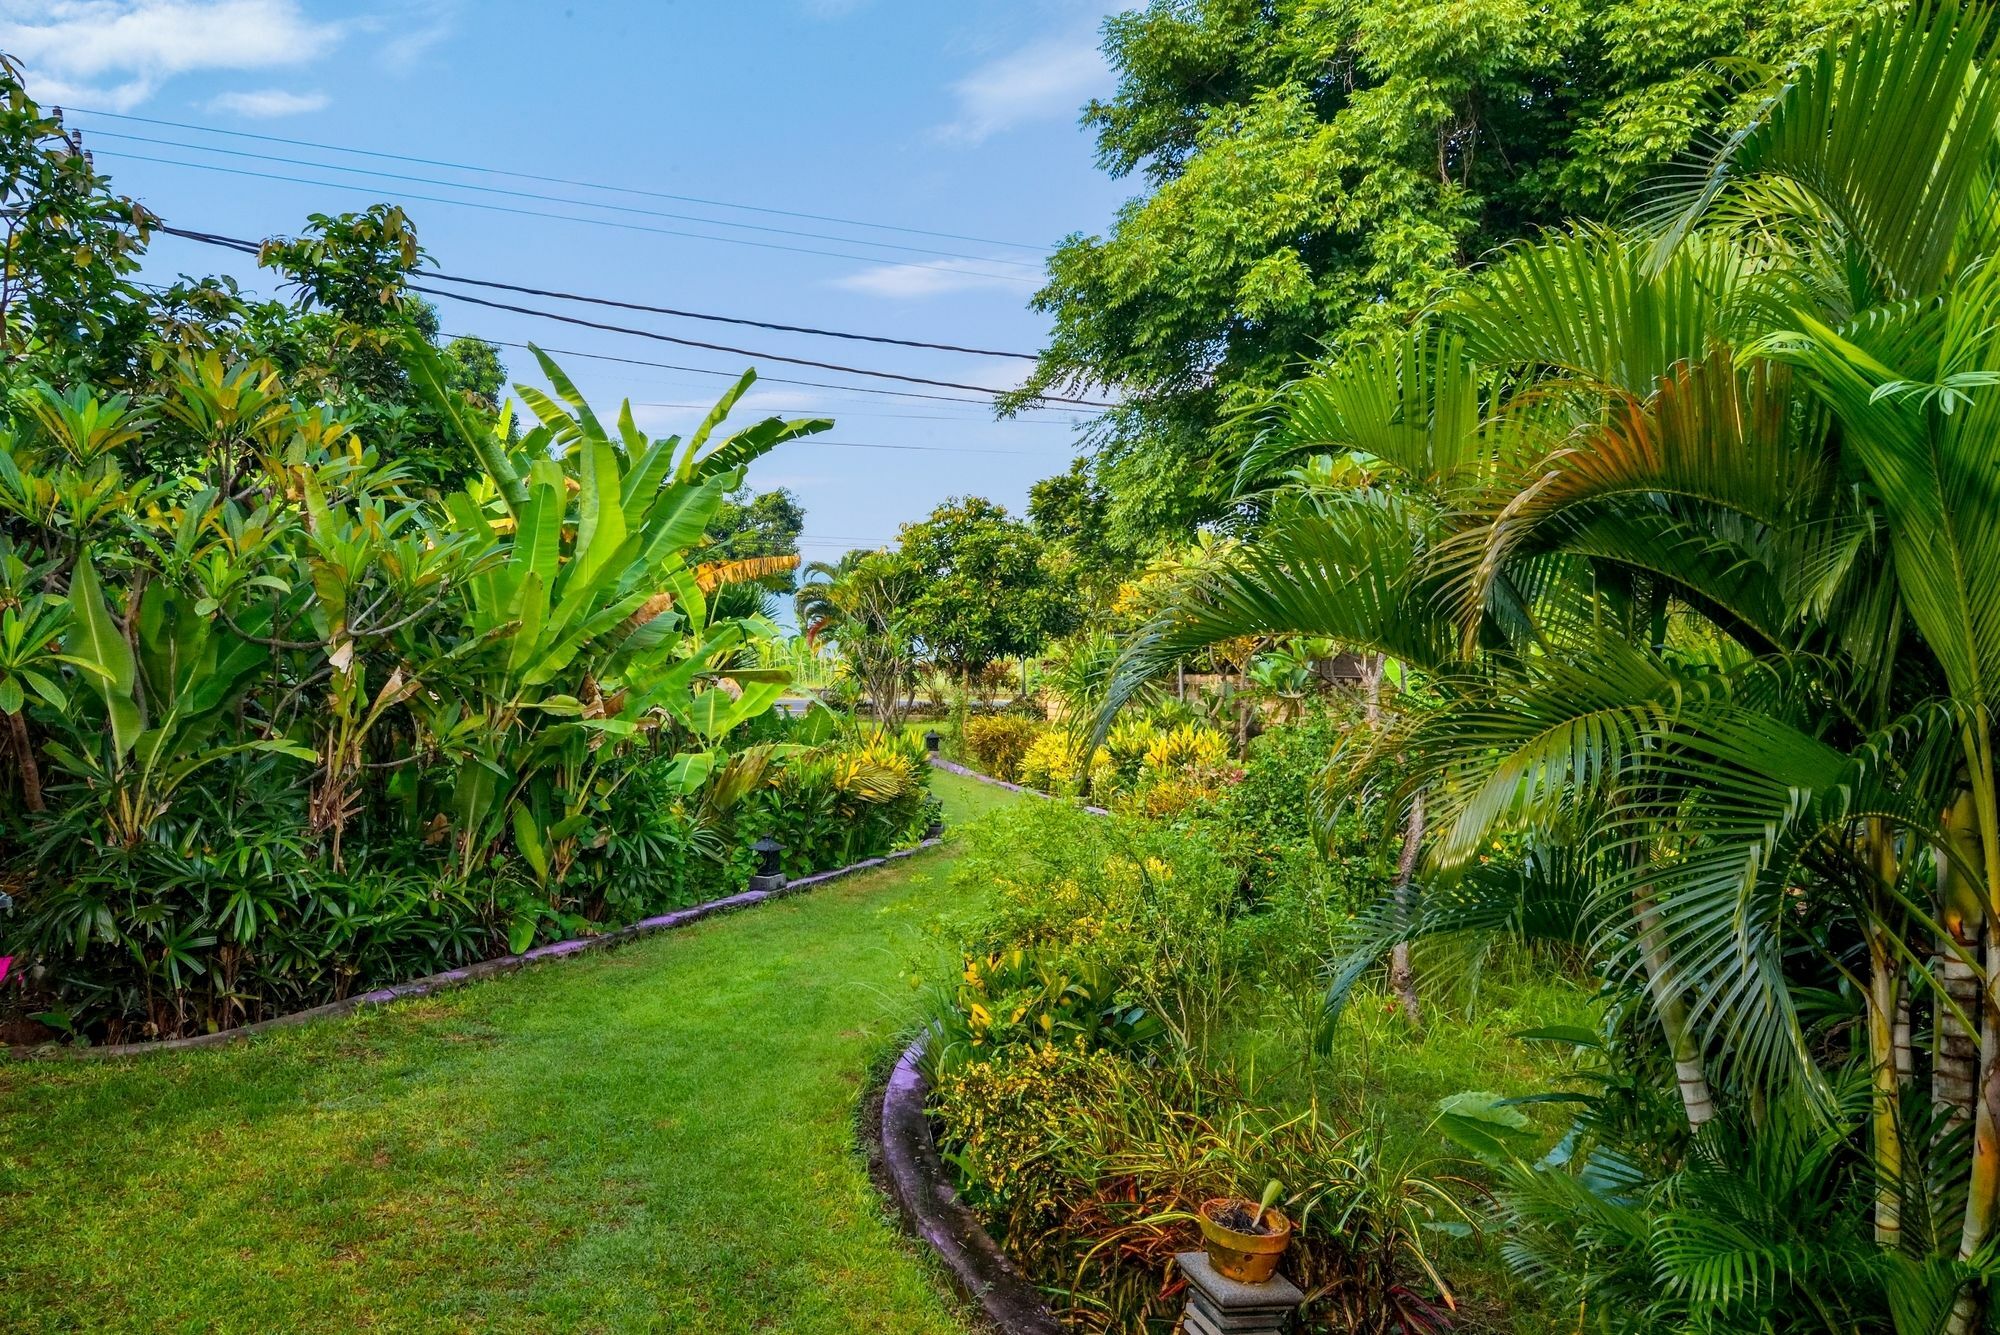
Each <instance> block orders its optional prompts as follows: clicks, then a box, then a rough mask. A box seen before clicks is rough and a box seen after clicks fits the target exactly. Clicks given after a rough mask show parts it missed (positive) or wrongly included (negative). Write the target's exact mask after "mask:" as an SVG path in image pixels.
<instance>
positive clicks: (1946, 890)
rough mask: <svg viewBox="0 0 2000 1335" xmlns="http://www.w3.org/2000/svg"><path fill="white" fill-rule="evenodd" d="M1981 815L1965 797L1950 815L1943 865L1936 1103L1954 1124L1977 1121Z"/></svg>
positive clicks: (1982, 912) (1933, 1078) (1933, 1092)
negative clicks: (1971, 871) (1974, 872)
mask: <svg viewBox="0 0 2000 1335" xmlns="http://www.w3.org/2000/svg"><path fill="white" fill-rule="evenodd" d="M1977 820H1978V813H1977V812H1976V811H1975V809H1974V807H1973V801H1972V794H1970V793H1965V794H1962V795H1961V796H1960V797H1959V799H1958V801H1957V802H1955V803H1953V804H1952V807H1951V809H1950V810H1949V811H1947V812H1946V813H1945V818H1944V823H1945V838H1946V840H1947V841H1948V842H1949V844H1950V852H1951V853H1952V854H1953V856H1952V857H1944V856H1940V857H1939V859H1938V883H1939V885H1938V888H1939V890H1940V892H1941V893H1940V894H1939V896H1938V897H1939V900H1940V902H1941V909H1942V913H1941V915H1940V920H1939V921H1940V925H1942V926H1943V928H1944V933H1943V935H1942V936H1940V938H1939V940H1938V954H1937V974H1938V991H1939V993H1940V1000H1939V1004H1938V1007H1937V1021H1936V1025H1935V1037H1934V1040H1933V1041H1934V1045H1935V1046H1934V1051H1933V1054H1932V1060H1931V1102H1932V1103H1933V1104H1935V1105H1936V1106H1937V1107H1938V1109H1939V1110H1940V1111H1943V1112H1944V1113H1945V1115H1946V1116H1947V1117H1948V1118H1949V1119H1950V1120H1951V1121H1952V1122H1954V1123H1964V1122H1968V1121H1971V1120H1972V1087H1973V1082H1974V1081H1975V1080H1976V1079H1977V1078H1978V1071H1979V1045H1978V1042H1977V1041H1976V1039H1975V1037H1974V1033H1973V1028H1971V1027H1968V1024H1967V1021H1968V1020H1969V1021H1970V1022H1971V1025H1972V1026H1976V1025H1977V1024H1978V1022H1979V1019H1978V1017H1979V969H1978V967H1977V965H1976V964H1975V963H1974V961H1975V960H1977V959H1978V958H1979V951H1980V946H1981V938H1982V936H1983V935H1984V933H1983V931H1982V930H1981V929H1982V924H1983V922H1984V919H1985V916H1986V914H1985V910H1984V909H1983V908H1982V907H1981V897H1980V894H1979V884H1978V882H1977V881H1976V880H1975V879H1973V878H1972V877H1971V876H1969V875H1968V874H1967V872H1966V870H1965V868H1967V867H1976V866H1978V865H1979V841H1978V837H1977V835H1976V833H1975V830H1976V825H1977Z"/></svg>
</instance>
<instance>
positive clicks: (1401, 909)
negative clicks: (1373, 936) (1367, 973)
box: [1389, 792, 1424, 1025]
mask: <svg viewBox="0 0 2000 1335" xmlns="http://www.w3.org/2000/svg"><path fill="white" fill-rule="evenodd" d="M1423 842H1424V795H1423V793H1422V792H1419V793H1417V795H1416V796H1415V797H1412V798H1411V799H1410V815H1409V819H1408V821H1407V822H1406V823H1405V824H1404V826H1403V852H1402V856H1400V857H1399V858H1397V859H1396V892H1395V902H1396V927H1397V930H1398V932H1399V933H1404V934H1407V932H1408V931H1409V926H1410V881H1411V880H1412V878H1414V876H1415V875H1416V870H1417V852H1418V850H1419V848H1420V847H1421V846H1422V844H1423ZM1389 986H1390V988H1391V989H1392V990H1394V992H1395V993H1396V1000H1397V1002H1398V1004H1400V1005H1401V1006H1402V1008H1403V1018H1404V1019H1405V1020H1407V1021H1409V1023H1410V1024H1411V1025H1417V1024H1421V1023H1422V1022H1423V1011H1422V1009H1421V1007H1420V1006H1419V1005H1418V1001H1417V977H1416V973H1415V971H1413V970H1412V969H1411V968H1410V943H1409V942H1408V941H1407V940H1401V939H1399V940H1398V941H1397V942H1396V944H1395V945H1394V946H1392V947H1391V948H1390V950H1389Z"/></svg>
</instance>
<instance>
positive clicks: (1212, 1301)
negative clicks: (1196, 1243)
mask: <svg viewBox="0 0 2000 1335" xmlns="http://www.w3.org/2000/svg"><path fill="white" fill-rule="evenodd" d="M1174 1264H1176V1265H1178V1266H1179V1267H1180V1269H1181V1273H1182V1274H1183V1275H1186V1276H1187V1282H1188V1289H1187V1310H1186V1311H1185V1312H1184V1313H1183V1314H1182V1317H1181V1329H1182V1330H1184V1331H1186V1332H1187V1335H1284V1332H1286V1331H1288V1330H1290V1329H1291V1326H1292V1313H1294V1312H1296V1311H1297V1310H1298V1307H1299V1304H1300V1303H1302V1302H1304V1301H1305V1300H1306V1296H1305V1294H1304V1293H1302V1292H1300V1290H1299V1286H1298V1285H1296V1284H1294V1283H1292V1281H1290V1280H1289V1279H1286V1278H1285V1277H1284V1276H1283V1275H1273V1276H1271V1277H1270V1278H1269V1279H1267V1280H1265V1281H1264V1282H1263V1283H1261V1284H1244V1283H1240V1282H1239V1281H1237V1280H1233V1279H1229V1278H1226V1277H1225V1276H1223V1275H1221V1274H1219V1273H1217V1271H1216V1269H1215V1267H1214V1266H1213V1265H1211V1264H1209V1260H1208V1253H1206V1252H1182V1253H1180V1254H1179V1255H1177V1256H1175V1257H1174Z"/></svg>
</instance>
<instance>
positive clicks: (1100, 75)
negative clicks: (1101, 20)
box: [937, 29, 1111, 144]
mask: <svg viewBox="0 0 2000 1335" xmlns="http://www.w3.org/2000/svg"><path fill="white" fill-rule="evenodd" d="M1110 78H1111V73H1110V68H1109V67H1108V66H1107V65H1106V64H1105V63H1104V56H1103V53H1101V52H1100V51H1099V50H1098V49H1097V36H1096V34H1095V33H1094V32H1092V31H1090V30H1088V29H1084V30H1079V31H1076V32H1072V33H1069V34H1067V35H1065V36H1062V37H1053V38H1045V39H1043V40H1042V41H1038V42H1034V43H1031V44H1030V45H1028V46H1024V47H1022V48H1020V49H1019V50H1016V51H1012V52H1009V53H1008V54H1006V55H1004V56H1000V57H998V58H996V59H994V60H990V61H988V62H987V63H986V64H984V65H981V66H980V67H979V68H978V69H975V70H973V71H972V72H971V73H970V74H968V75H966V76H965V77H964V78H962V79H960V80H959V81H958V82H957V83H954V84H953V85H952V86H951V91H952V94H953V95H954V96H955V97H956V98H957V100H958V115H957V116H956V118H954V119H953V120H952V121H951V122H950V123H949V124H946V125H944V126H942V127H940V128H939V130H938V131H937V134H938V137H939V138H941V139H945V140H948V141H952V142H956V143H966V144H976V143H978V142H980V141H981V140H983V139H986V138H988V137H990V136H992V135H994V134H998V133H999V132H1000V131H1002V130H1009V129H1012V128H1013V127H1015V126H1017V125H1022V124H1026V123H1027V122H1030V121H1038V120H1052V119H1058V118H1063V119H1067V118H1070V117H1074V116H1075V115H1076V114H1077V112H1078V111H1079V110H1081V109H1082V106H1083V104H1084V103H1085V102H1086V101H1088V100H1089V98H1090V96H1091V94H1093V93H1096V92H1100V91H1103V90H1104V89H1105V88H1106V87H1107V86H1108V84H1109V82H1110Z"/></svg>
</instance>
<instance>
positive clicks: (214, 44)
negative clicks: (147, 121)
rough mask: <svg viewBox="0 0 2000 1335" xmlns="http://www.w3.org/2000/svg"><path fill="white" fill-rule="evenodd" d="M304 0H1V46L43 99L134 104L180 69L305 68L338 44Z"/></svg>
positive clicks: (335, 31)
mask: <svg viewBox="0 0 2000 1335" xmlns="http://www.w3.org/2000/svg"><path fill="white" fill-rule="evenodd" d="M341 36H342V29H341V26H340V25H339V24H333V23H315V22H313V21H311V20H310V19H308V18H307V17H306V15H305V13H304V12H303V11H302V10H301V9H300V7H299V4H298V2H297V0H0V49H5V50H7V51H9V52H11V53H13V54H14V55H15V56H16V57H18V58H19V59H20V60H21V62H22V63H23V65H25V66H26V67H27V69H28V71H29V73H30V75H31V76H33V82H32V83H31V84H30V87H31V88H32V89H33V91H34V93H35V95H36V97H37V98H38V99H39V100H41V101H44V102H55V101H58V100H64V101H89V102H92V103H95V104H98V105H101V106H105V107H108V108H109V109H112V110H119V111H123V110H129V109H130V108H132V107H135V106H138V105H139V104H140V103H142V102H144V101H145V100H146V99H147V98H149V97H151V96H152V95H153V94H154V93H155V92H157V91H158V90H159V88H160V86H161V85H162V84H163V83H165V82H166V81H167V80H168V79H171V78H173V77H174V76H176V75H180V74H188V73H193V72H196V71H201V70H265V69H281V68H286V67H290V66H296V65H303V64H306V63H308V62H311V61H314V60H317V59H320V58H321V57H324V56H326V55H328V54H329V53H330V52H331V51H332V49H333V48H334V47H335V46H336V45H338V44H339V42H340V39H341Z"/></svg>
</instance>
